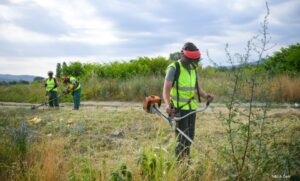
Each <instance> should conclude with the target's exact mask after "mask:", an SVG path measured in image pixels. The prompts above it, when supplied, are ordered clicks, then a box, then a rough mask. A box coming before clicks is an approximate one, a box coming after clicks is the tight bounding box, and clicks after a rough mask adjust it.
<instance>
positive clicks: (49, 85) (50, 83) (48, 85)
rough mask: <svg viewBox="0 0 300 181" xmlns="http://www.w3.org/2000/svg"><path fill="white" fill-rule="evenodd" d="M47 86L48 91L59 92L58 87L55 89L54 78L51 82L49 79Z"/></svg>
mask: <svg viewBox="0 0 300 181" xmlns="http://www.w3.org/2000/svg"><path fill="white" fill-rule="evenodd" d="M46 84H47V87H46V91H55V92H57V87H56V88H54V89H53V87H54V86H55V81H54V78H52V79H51V80H50V79H47V82H46Z"/></svg>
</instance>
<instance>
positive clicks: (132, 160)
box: [0, 103, 300, 180]
mask: <svg viewBox="0 0 300 181" xmlns="http://www.w3.org/2000/svg"><path fill="white" fill-rule="evenodd" d="M128 105H130V104H128V103H127V104H124V105H123V106H122V104H121V105H117V106H103V105H102V106H99V105H98V106H90V107H87V106H86V107H83V108H82V109H81V110H80V111H72V110H70V109H71V107H69V106H66V107H63V108H61V109H60V110H48V109H45V110H41V109H39V110H30V109H29V108H28V107H26V108H16V107H10V108H8V107H6V108H5V107H2V108H1V110H0V133H1V138H0V141H1V148H0V169H1V170H0V178H1V179H0V180H131V178H132V180H182V179H183V178H186V179H187V180H228V179H229V180H230V178H231V176H232V175H231V174H234V171H233V170H231V166H230V165H231V163H230V162H226V161H225V159H224V155H223V156H221V152H222V149H224V148H225V147H227V146H228V142H227V138H226V126H225V125H224V123H222V122H221V121H220V120H219V119H218V115H219V113H220V112H223V113H226V109H225V107H224V106H223V105H221V104H218V105H212V106H211V108H210V109H209V110H208V111H206V112H204V113H201V114H198V116H197V123H196V124H197V126H196V138H195V145H194V146H193V148H192V164H191V165H190V166H188V168H187V165H186V164H181V165H177V164H176V159H175V158H174V154H173V150H174V147H175V138H174V133H173V131H172V130H171V129H170V127H169V125H167V124H166V123H165V122H163V120H162V119H160V118H159V117H158V116H157V115H153V114H148V113H145V112H144V111H143V110H142V108H141V106H139V104H136V103H135V104H133V105H132V106H128ZM33 118H35V119H34V120H37V122H38V123H36V124H35V123H33V122H30V120H31V121H32V119H33ZM39 121H40V122H39ZM266 124H267V128H266V129H267V130H268V129H270V130H271V128H272V129H274V128H276V129H278V130H281V131H280V132H279V133H278V134H276V136H274V138H273V140H270V142H269V143H268V144H270V145H271V144H273V142H275V140H276V143H277V144H281V145H282V147H281V148H280V149H281V150H278V153H279V152H280V153H281V152H282V151H284V150H289V147H290V146H293V144H298V143H300V141H299V139H300V137H299V135H300V112H299V109H292V108H273V109H272V110H270V111H269V114H268V120H267V122H266ZM294 146H295V145H294ZM296 146H298V147H299V146H300V145H296ZM270 154H271V152H270ZM272 154H273V153H272ZM292 155H293V154H291V155H290V156H292ZM228 157H229V156H228ZM292 159H293V160H295V161H296V162H295V163H297V161H299V160H298V159H299V157H292ZM282 160H283V161H285V159H282ZM282 160H279V161H282ZM274 164H276V165H274V166H273V167H270V168H269V169H268V170H266V172H265V174H264V175H263V176H262V177H261V179H262V180H273V178H272V175H278V174H281V173H280V170H278V165H277V162H276V161H274ZM286 164H287V165H285V166H286V167H289V165H288V163H286ZM283 165H284V163H283ZM280 168H281V167H280ZM293 168H294V167H293ZM291 170H292V173H289V174H297V173H298V174H299V169H298V170H297V169H291Z"/></svg>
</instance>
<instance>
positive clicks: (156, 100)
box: [143, 96, 161, 113]
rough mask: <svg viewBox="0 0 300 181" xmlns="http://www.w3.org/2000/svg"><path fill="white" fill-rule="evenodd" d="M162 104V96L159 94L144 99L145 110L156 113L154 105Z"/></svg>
mask: <svg viewBox="0 0 300 181" xmlns="http://www.w3.org/2000/svg"><path fill="white" fill-rule="evenodd" d="M160 105H161V98H160V97H158V96H148V97H146V98H145V99H144V106H143V108H144V110H145V111H146V112H148V113H154V112H153V107H157V108H159V107H160Z"/></svg>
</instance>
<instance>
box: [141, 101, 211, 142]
mask: <svg viewBox="0 0 300 181" xmlns="http://www.w3.org/2000/svg"><path fill="white" fill-rule="evenodd" d="M160 105H161V99H160V97H158V96H149V97H146V98H145V99H144V105H143V108H144V110H145V111H146V112H148V113H157V114H158V115H159V116H161V117H162V118H163V119H164V120H165V121H167V122H168V123H169V124H170V126H171V127H172V128H173V129H176V130H177V131H178V132H179V133H180V134H181V135H182V136H184V137H185V138H186V139H187V140H188V141H189V142H190V143H191V144H193V143H194V141H193V140H192V139H191V138H190V137H189V136H188V135H186V134H185V133H184V132H183V131H182V130H180V129H179V128H178V127H175V126H174V125H173V121H179V120H181V119H184V118H186V117H188V116H190V115H191V114H196V113H197V112H203V111H205V110H206V109H207V108H208V106H209V102H206V106H205V108H202V109H197V110H195V111H192V112H190V113H189V114H186V115H184V116H182V117H172V116H170V115H169V116H167V115H165V114H164V113H162V111H161V110H160V109H159V108H160Z"/></svg>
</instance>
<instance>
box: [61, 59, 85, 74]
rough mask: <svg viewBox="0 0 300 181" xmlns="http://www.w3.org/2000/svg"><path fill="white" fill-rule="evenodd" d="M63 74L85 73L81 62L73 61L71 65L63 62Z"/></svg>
mask: <svg viewBox="0 0 300 181" xmlns="http://www.w3.org/2000/svg"><path fill="white" fill-rule="evenodd" d="M62 71H63V75H64V76H74V77H80V76H82V75H83V73H84V69H83V66H82V64H81V63H80V62H71V63H70V65H67V64H66V63H65V62H64V63H63V70H62Z"/></svg>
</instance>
